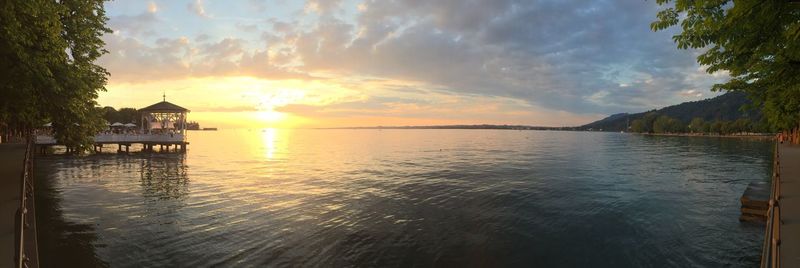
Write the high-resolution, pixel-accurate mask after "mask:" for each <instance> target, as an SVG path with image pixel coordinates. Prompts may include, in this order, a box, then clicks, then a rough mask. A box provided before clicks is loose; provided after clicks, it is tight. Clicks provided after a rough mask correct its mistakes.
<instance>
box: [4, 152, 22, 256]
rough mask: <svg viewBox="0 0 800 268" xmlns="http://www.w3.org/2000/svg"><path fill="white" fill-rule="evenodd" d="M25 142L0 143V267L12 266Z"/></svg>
mask: <svg viewBox="0 0 800 268" xmlns="http://www.w3.org/2000/svg"><path fill="white" fill-rule="evenodd" d="M24 159H25V144H0V268H2V267H14V266H15V265H14V253H15V252H16V251H15V250H14V245H15V244H16V243H14V237H15V236H14V229H15V228H14V222H15V219H16V216H17V208H19V198H20V196H19V194H20V182H21V181H20V180H21V178H20V176H21V175H22V164H23V163H22V162H23V160H24Z"/></svg>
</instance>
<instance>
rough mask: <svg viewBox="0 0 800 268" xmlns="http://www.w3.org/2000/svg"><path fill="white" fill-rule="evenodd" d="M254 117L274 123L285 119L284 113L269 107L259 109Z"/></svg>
mask: <svg viewBox="0 0 800 268" xmlns="http://www.w3.org/2000/svg"><path fill="white" fill-rule="evenodd" d="M256 117H257V118H258V119H259V120H261V121H264V122H268V123H274V122H280V121H283V120H284V119H286V114H285V113H281V112H277V111H275V110H272V109H269V110H260V111H258V112H256Z"/></svg>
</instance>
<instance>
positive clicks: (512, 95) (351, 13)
mask: <svg viewBox="0 0 800 268" xmlns="http://www.w3.org/2000/svg"><path fill="white" fill-rule="evenodd" d="M659 9H663V7H659V6H658V5H657V4H656V3H655V1H644V0H619V1H600V0H597V1H585V0H519V1H516V0H440V1H433V0H430V1H429V0H386V1H378V0H329V1H323V0H307V1H301V0H297V1H290V0H241V1H222V0H218V1H214V0H205V1H203V0H185V1H178V0H170V1H155V0H154V1H134V0H116V1H111V2H107V3H106V12H107V15H108V17H109V21H108V26H109V27H110V28H111V30H112V31H113V32H112V33H109V34H106V35H105V36H104V37H103V40H104V41H105V42H106V50H108V54H106V55H104V56H103V57H101V58H100V60H99V61H98V64H99V65H101V66H103V67H105V68H106V69H107V70H108V71H109V72H110V73H111V75H110V77H109V81H108V84H107V85H106V89H107V91H106V92H102V93H100V97H99V99H98V102H99V104H100V105H102V106H113V107H116V108H121V107H134V108H142V107H145V106H147V105H150V104H153V103H156V102H158V101H161V100H162V96H163V95H166V99H167V101H170V102H172V103H175V104H178V105H181V106H183V107H186V108H188V109H189V110H191V113H190V114H189V120H191V121H198V122H200V124H201V127H223V128H224V127H227V128H238V127H250V128H262V127H350V126H404V125H439V124H522V125H535V126H576V125H582V124H585V123H589V122H591V121H594V120H597V119H601V118H603V117H605V116H608V115H610V114H614V113H620V112H642V111H646V110H650V109H655V108H659V107H663V106H667V105H672V104H677V103H680V102H684V101H691V100H700V99H705V98H709V97H713V96H715V95H717V94H718V93H714V92H711V91H710V90H709V89H710V88H711V85H713V84H714V83H719V82H722V81H725V80H726V79H728V76H727V74H726V73H714V74H708V73H706V71H705V67H703V66H700V65H698V64H697V63H696V59H695V58H696V56H697V55H698V54H700V53H701V52H702V51H698V50H679V49H677V48H676V45H675V44H674V43H673V42H672V36H673V35H674V34H676V32H677V30H678V29H670V30H667V31H661V32H653V31H651V30H650V28H649V25H650V23H651V22H652V21H654V20H655V16H656V12H657V11H658V10H659Z"/></svg>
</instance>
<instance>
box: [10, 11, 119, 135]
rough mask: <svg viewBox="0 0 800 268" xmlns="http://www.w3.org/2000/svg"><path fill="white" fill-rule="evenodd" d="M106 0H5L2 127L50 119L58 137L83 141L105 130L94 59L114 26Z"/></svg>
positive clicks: (102, 78)
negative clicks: (109, 26)
mask: <svg viewBox="0 0 800 268" xmlns="http://www.w3.org/2000/svg"><path fill="white" fill-rule="evenodd" d="M103 2H104V1H103V0H60V1H54V0H26V1H20V0H0V126H2V127H4V128H6V129H18V130H19V129H32V128H35V127H38V126H41V125H42V124H44V123H46V122H52V124H53V129H54V131H55V135H56V139H58V140H59V141H60V142H61V143H64V144H65V145H67V146H75V147H81V146H85V145H88V144H89V143H90V142H91V137H92V136H93V135H94V133H96V132H97V131H98V130H100V129H102V128H103V127H104V126H103V124H104V122H103V120H102V118H101V114H99V113H97V110H96V109H95V106H96V105H97V103H96V101H95V100H96V99H97V94H98V92H99V91H101V90H105V84H106V77H107V75H108V72H107V71H106V70H105V69H103V68H102V67H100V66H98V65H96V64H95V61H96V60H97V59H98V58H99V57H100V56H101V55H102V54H103V53H106V51H105V50H104V49H103V46H104V43H103V41H102V39H101V36H102V35H103V34H104V33H108V32H110V30H109V29H108V28H107V27H106V26H105V23H106V21H107V20H108V18H107V17H106V16H105V11H104V9H103Z"/></svg>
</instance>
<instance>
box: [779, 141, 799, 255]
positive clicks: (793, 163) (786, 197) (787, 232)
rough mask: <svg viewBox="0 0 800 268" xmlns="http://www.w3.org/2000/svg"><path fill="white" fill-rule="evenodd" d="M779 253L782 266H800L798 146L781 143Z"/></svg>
mask: <svg viewBox="0 0 800 268" xmlns="http://www.w3.org/2000/svg"><path fill="white" fill-rule="evenodd" d="M780 151H781V156H780V161H781V170H780V172H781V173H780V174H781V197H780V201H779V202H780V206H781V223H782V224H781V232H780V236H781V240H780V241H781V252H780V253H781V254H780V256H781V257H780V263H781V266H782V267H800V146H798V145H788V144H782V145H781V147H780Z"/></svg>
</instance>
